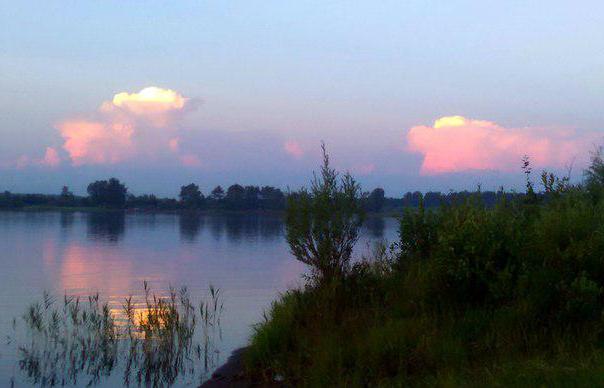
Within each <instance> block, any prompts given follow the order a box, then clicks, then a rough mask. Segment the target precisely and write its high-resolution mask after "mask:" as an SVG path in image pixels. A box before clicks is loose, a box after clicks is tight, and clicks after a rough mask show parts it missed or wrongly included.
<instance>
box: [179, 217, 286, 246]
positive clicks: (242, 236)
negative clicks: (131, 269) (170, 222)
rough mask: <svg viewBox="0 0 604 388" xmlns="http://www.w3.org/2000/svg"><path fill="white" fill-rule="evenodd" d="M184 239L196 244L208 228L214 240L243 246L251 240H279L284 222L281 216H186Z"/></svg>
mask: <svg viewBox="0 0 604 388" xmlns="http://www.w3.org/2000/svg"><path fill="white" fill-rule="evenodd" d="M178 220H179V230H180V236H181V239H182V240H183V241H185V242H193V241H195V240H196V238H197V236H198V235H199V234H200V233H201V232H202V231H203V229H204V228H205V227H206V224H207V226H208V227H209V231H210V234H211V235H212V237H213V238H214V239H215V240H220V239H221V238H222V237H223V236H225V237H226V239H227V241H228V242H229V243H240V242H242V241H249V240H250V239H254V240H255V239H258V238H260V239H262V240H265V241H274V240H278V239H280V238H281V237H282V236H283V231H284V227H283V219H282V218H281V217H280V216H268V215H259V214H225V215H202V214H199V213H183V214H181V215H179V218H178Z"/></svg>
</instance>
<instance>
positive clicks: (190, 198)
mask: <svg viewBox="0 0 604 388" xmlns="http://www.w3.org/2000/svg"><path fill="white" fill-rule="evenodd" d="M179 198H180V201H181V202H182V204H183V205H184V206H185V207H187V208H189V209H196V208H198V207H200V206H201V204H202V202H203V194H201V190H199V186H197V185H196V184H195V183H190V184H188V185H186V186H181V188H180V195H179Z"/></svg>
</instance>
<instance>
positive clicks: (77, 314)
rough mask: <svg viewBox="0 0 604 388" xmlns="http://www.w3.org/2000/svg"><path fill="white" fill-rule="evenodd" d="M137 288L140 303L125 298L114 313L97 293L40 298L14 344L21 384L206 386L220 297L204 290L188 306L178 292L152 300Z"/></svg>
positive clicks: (213, 362)
mask: <svg viewBox="0 0 604 388" xmlns="http://www.w3.org/2000/svg"><path fill="white" fill-rule="evenodd" d="M143 287H144V293H143V295H144V298H143V300H142V301H139V302H136V301H134V300H133V299H132V298H131V297H129V298H126V299H125V300H124V301H123V304H122V306H121V307H120V308H119V309H112V308H111V307H110V305H109V304H108V303H102V302H101V299H100V297H99V294H95V295H92V296H89V297H88V298H85V299H84V298H83V299H80V298H79V297H72V296H65V297H64V299H63V300H57V298H55V297H53V296H51V295H50V294H47V293H44V296H43V297H42V300H40V301H38V302H35V303H33V304H31V305H30V306H29V308H28V309H27V311H26V312H25V314H24V315H23V323H24V324H25V325H24V338H14V341H15V346H16V349H15V350H16V351H17V352H18V354H19V360H18V365H19V369H20V370H21V371H22V372H23V373H24V375H25V376H26V378H27V380H28V382H29V383H31V384H35V385H41V386H55V385H66V384H69V385H76V386H77V385H78V384H80V385H86V386H90V385H96V384H98V383H99V382H101V379H107V378H110V377H111V376H112V374H114V372H116V371H122V373H121V375H122V384H119V385H124V386H129V385H130V384H132V383H136V385H138V386H141V385H145V386H153V387H157V386H171V385H173V384H174V383H175V382H176V381H177V379H178V380H179V381H180V382H182V383H184V384H186V385H190V384H191V383H193V384H199V383H200V382H202V381H203V380H204V379H206V378H207V377H208V376H209V372H210V371H211V370H212V369H214V368H215V367H216V366H217V364H218V362H219V361H220V358H219V351H218V347H217V341H220V340H221V337H220V335H219V333H220V332H221V331H220V322H221V315H222V306H223V305H222V300H221V295H220V291H219V290H218V289H215V288H213V287H210V290H209V293H208V296H207V298H203V299H202V300H201V302H200V304H199V305H197V306H196V305H194V302H193V300H192V299H191V296H190V295H189V292H188V290H187V289H186V288H182V289H181V290H180V291H176V290H174V289H170V290H169V292H168V293H167V295H165V296H161V295H159V296H158V295H156V294H152V293H151V291H150V289H149V287H148V285H147V283H144V286H143ZM15 325H17V324H16V323H15ZM198 326H201V332H200V331H199V330H198ZM11 340H13V339H11ZM113 385H118V384H113Z"/></svg>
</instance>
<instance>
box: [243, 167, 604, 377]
mask: <svg viewBox="0 0 604 388" xmlns="http://www.w3.org/2000/svg"><path fill="white" fill-rule="evenodd" d="M600 160H601V159H600ZM596 162H597V160H596ZM528 167H530V166H528V165H527V166H525V168H528ZM526 171H528V173H527V193H526V195H524V196H523V197H521V198H518V199H516V200H513V201H509V200H507V199H506V196H502V197H501V200H500V201H499V203H498V204H497V206H496V207H495V208H489V207H487V206H485V205H484V204H483V203H482V202H481V200H480V196H479V195H476V196H475V197H473V198H469V199H467V200H464V201H462V202H458V203H452V204H445V205H443V206H442V207H441V208H439V209H436V210H428V209H425V208H423V207H422V206H420V208H419V209H415V210H409V211H407V212H405V214H403V215H402V217H401V223H400V234H399V241H396V242H395V244H393V245H392V246H391V247H390V249H388V248H387V247H385V246H384V247H381V248H380V249H377V250H376V251H375V253H374V257H375V260H370V259H367V260H364V261H362V262H361V263H358V264H356V265H354V266H352V267H351V269H350V270H348V271H346V272H345V273H344V274H343V275H342V276H341V277H339V278H338V279H333V280H331V281H324V282H314V283H309V284H308V285H307V286H306V287H305V288H303V289H299V290H292V291H289V292H287V293H286V294H284V295H283V296H282V298H281V299H280V300H279V301H277V302H275V303H274V304H273V306H272V308H271V310H270V312H269V314H267V317H266V319H265V321H264V322H262V323H261V324H260V325H258V326H257V327H256V330H255V334H254V336H253V338H252V341H251V346H250V349H249V351H248V352H247V354H246V364H247V368H248V372H249V373H250V374H251V375H254V376H256V377H257V378H260V379H265V380H274V379H275V377H277V376H279V378H284V379H285V381H286V382H287V383H289V384H292V385H302V386H380V385H383V386H392V385H395V386H396V385H403V386H409V385H412V386H413V385H419V386H423V385H427V386H484V385H505V386H509V385H512V386H514V385H518V386H520V385H526V384H531V385H546V386H564V385H568V384H571V385H582V386H590V385H591V384H594V383H595V382H599V383H600V384H601V382H602V381H603V380H602V378H604V367H602V365H604V363H603V361H604V342H602V338H604V190H602V185H603V184H604V183H603V182H604V179H600V178H601V177H604V168H599V167H598V168H592V169H590V170H589V171H591V172H594V171H595V173H594V174H599V172H601V173H602V176H600V175H597V177H596V178H597V179H595V178H593V177H589V176H588V178H589V180H588V181H587V182H586V183H585V184H582V185H574V186H573V185H570V184H569V181H568V179H564V178H561V179H558V178H556V177H555V176H553V175H551V174H548V173H544V174H542V183H543V191H542V193H541V194H540V195H539V196H538V195H536V194H535V189H534V187H533V183H532V181H531V176H530V169H526ZM600 181H601V182H600Z"/></svg>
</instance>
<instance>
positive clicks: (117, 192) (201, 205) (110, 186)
mask: <svg viewBox="0 0 604 388" xmlns="http://www.w3.org/2000/svg"><path fill="white" fill-rule="evenodd" d="M477 191H478V192H476V191H474V192H472V191H459V192H453V191H451V192H448V193H442V192H434V191H429V192H426V193H421V192H419V191H415V192H407V193H405V194H404V195H403V196H402V197H401V198H392V197H386V196H385V195H384V190H383V189H382V188H376V189H374V190H373V191H371V192H365V193H364V195H363V207H364V208H365V210H366V211H369V212H389V211H396V210H400V209H403V208H414V207H418V206H419V204H420V202H422V201H423V205H424V206H425V207H428V208H434V207H438V206H440V205H442V204H451V203H456V202H460V201H464V200H465V199H467V198H469V197H470V196H476V195H477V194H478V195H479V196H480V198H481V199H482V201H483V203H484V204H485V205H486V206H489V207H491V206H494V205H495V204H496V203H497V201H498V200H500V199H501V198H502V197H506V198H507V199H513V198H517V197H520V196H523V195H525V194H524V193H515V192H505V191H503V189H501V190H499V191H480V189H478V190H477ZM87 193H88V196H79V195H74V194H73V193H72V192H71V191H70V190H69V188H68V187H67V186H64V187H63V188H62V190H61V192H60V193H59V194H16V193H11V192H9V191H5V192H3V193H0V208H4V209H15V208H25V207H40V208H44V207H65V208H73V207H80V208H115V209H140V210H213V209H224V210H238V211H249V210H284V209H285V207H286V204H287V197H288V196H290V195H294V196H295V195H297V192H295V191H293V192H283V191H282V190H281V189H279V188H276V187H273V186H262V187H260V186H252V185H249V186H243V185H240V184H233V185H231V186H229V187H228V188H227V189H226V190H224V189H223V188H222V186H216V187H215V188H214V189H213V190H212V191H211V192H210V193H209V194H208V195H204V194H203V193H202V191H201V190H200V188H199V186H198V185H197V184H195V183H190V184H188V185H185V186H182V187H181V188H180V195H179V196H178V198H162V197H158V196H156V195H154V194H143V195H134V194H131V193H129V192H128V189H127V187H126V185H125V184H124V183H122V182H120V181H119V180H118V179H116V178H110V179H108V180H98V181H95V182H92V183H91V184H89V185H88V188H87Z"/></svg>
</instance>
